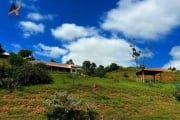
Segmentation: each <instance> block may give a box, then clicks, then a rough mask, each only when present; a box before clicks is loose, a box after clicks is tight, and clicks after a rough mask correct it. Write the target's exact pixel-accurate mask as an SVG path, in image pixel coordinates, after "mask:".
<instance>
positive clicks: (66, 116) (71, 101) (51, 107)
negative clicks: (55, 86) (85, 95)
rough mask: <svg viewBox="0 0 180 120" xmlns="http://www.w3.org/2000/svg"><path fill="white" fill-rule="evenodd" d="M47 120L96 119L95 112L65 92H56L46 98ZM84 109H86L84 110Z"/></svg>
mask: <svg viewBox="0 0 180 120" xmlns="http://www.w3.org/2000/svg"><path fill="white" fill-rule="evenodd" d="M45 103H46V105H48V111H47V113H46V115H47V119H48V120H96V117H97V113H96V112H94V111H92V110H91V109H90V108H89V107H88V106H87V105H85V104H83V102H82V100H80V99H77V98H76V99H75V98H74V97H73V96H72V95H70V94H69V93H67V92H62V93H61V92H56V93H55V94H54V95H53V96H51V98H50V99H48V100H46V102H45ZM84 109H86V110H84Z"/></svg>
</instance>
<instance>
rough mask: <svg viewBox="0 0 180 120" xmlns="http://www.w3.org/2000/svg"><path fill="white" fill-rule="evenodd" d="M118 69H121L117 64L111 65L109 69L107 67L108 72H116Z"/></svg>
mask: <svg viewBox="0 0 180 120" xmlns="http://www.w3.org/2000/svg"><path fill="white" fill-rule="evenodd" d="M118 69H119V66H118V65H117V64H116V63H111V64H110V65H109V66H108V67H106V70H107V71H115V70H118Z"/></svg>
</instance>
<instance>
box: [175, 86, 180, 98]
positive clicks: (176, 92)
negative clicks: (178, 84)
mask: <svg viewBox="0 0 180 120" xmlns="http://www.w3.org/2000/svg"><path fill="white" fill-rule="evenodd" d="M174 97H175V98H176V99H177V100H178V101H180V88H176V91H175V92H174Z"/></svg>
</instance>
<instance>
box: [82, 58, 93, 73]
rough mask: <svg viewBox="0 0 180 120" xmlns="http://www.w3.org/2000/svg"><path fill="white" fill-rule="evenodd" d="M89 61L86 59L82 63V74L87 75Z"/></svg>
mask: <svg viewBox="0 0 180 120" xmlns="http://www.w3.org/2000/svg"><path fill="white" fill-rule="evenodd" d="M90 66H91V62H90V61H88V60H86V61H84V62H83V64H82V70H83V73H84V74H87V75H89V70H90Z"/></svg>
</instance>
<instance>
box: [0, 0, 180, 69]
mask: <svg viewBox="0 0 180 120" xmlns="http://www.w3.org/2000/svg"><path fill="white" fill-rule="evenodd" d="M12 1H13V0H9V1H8V0H3V1H1V4H0V8H1V10H0V22H1V24H0V43H1V44H2V45H3V48H4V49H5V50H7V51H13V52H17V51H19V50H21V49H30V50H32V51H33V55H34V56H35V58H37V59H42V60H46V61H49V60H50V59H55V60H56V61H58V62H60V63H65V62H66V61H67V60H69V59H72V60H73V61H74V63H75V64H78V65H81V64H82V62H83V61H85V60H90V61H91V62H95V63H96V64H97V65H104V66H107V65H109V64H111V63H117V64H119V65H121V66H125V67H127V66H134V65H135V62H134V59H133V58H132V55H131V48H130V47H129V45H130V44H131V43H133V44H135V45H136V48H137V49H139V50H141V51H142V54H141V60H140V61H142V58H145V65H146V66H147V67H165V68H168V67H170V66H171V67H176V68H177V69H180V41H179V38H180V34H179V33H180V27H179V26H180V13H179V11H180V1H179V0H166V1H165V0H103V1H100V0H46V1H45V0H21V3H22V7H21V10H20V13H19V14H20V15H19V17H15V16H13V15H11V16H8V10H9V7H10V5H11V2H12ZM14 2H17V1H16V0H14Z"/></svg>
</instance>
